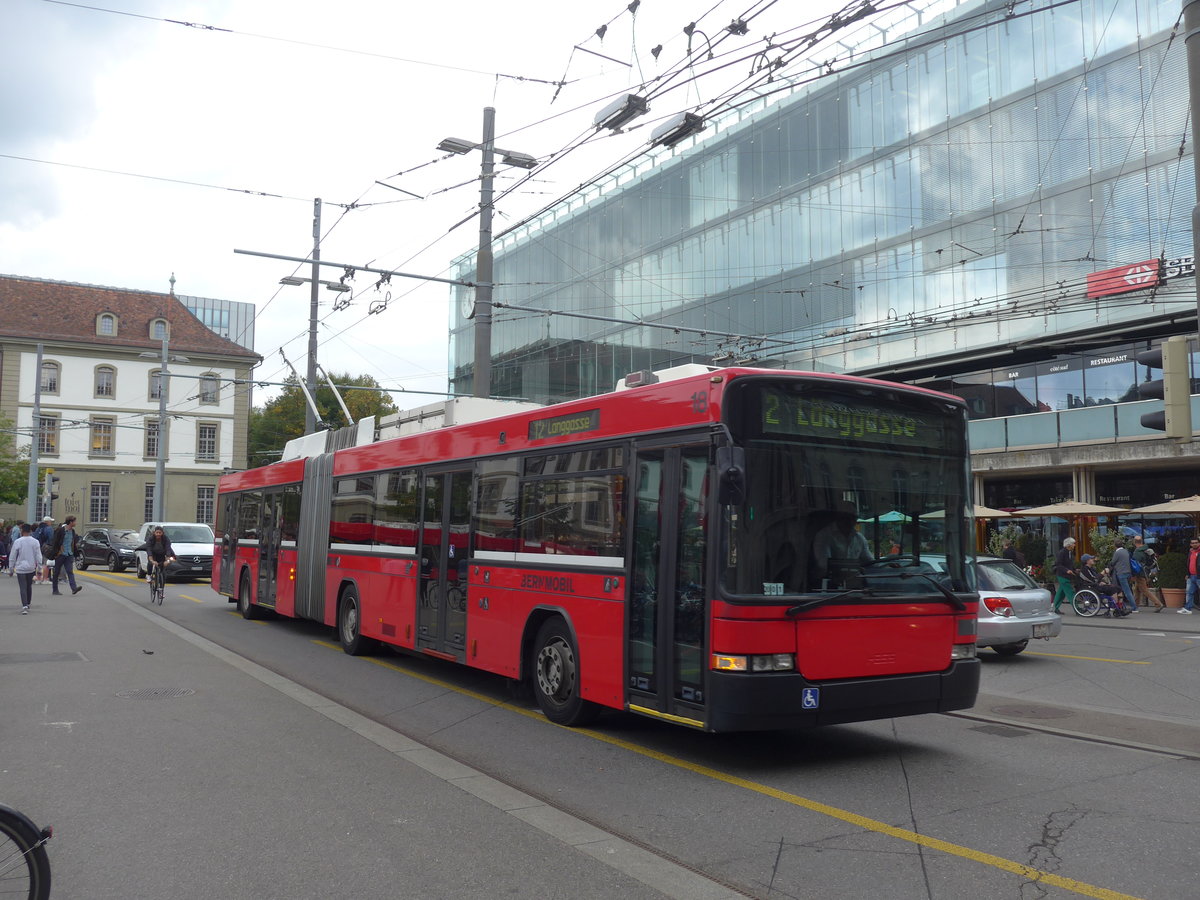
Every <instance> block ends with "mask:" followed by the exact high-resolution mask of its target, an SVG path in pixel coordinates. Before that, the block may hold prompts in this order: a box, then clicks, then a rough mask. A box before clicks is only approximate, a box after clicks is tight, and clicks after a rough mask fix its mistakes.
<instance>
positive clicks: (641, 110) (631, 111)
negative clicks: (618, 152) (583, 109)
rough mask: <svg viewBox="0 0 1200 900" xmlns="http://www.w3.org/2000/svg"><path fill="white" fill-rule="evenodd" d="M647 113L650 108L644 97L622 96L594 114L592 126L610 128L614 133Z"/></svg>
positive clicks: (634, 95)
mask: <svg viewBox="0 0 1200 900" xmlns="http://www.w3.org/2000/svg"><path fill="white" fill-rule="evenodd" d="M649 111H650V107H649V105H648V104H647V103H646V99H645V98H644V97H639V96H638V95H637V94H622V95H621V96H620V97H618V98H617V99H616V100H614V101H613V102H612V103H610V104H608V106H606V107H604V109H602V110H600V112H598V113H596V118H595V119H594V120H593V124H594V125H595V126H596V127H597V128H611V129H612V130H613V131H616V130H617V129H618V128H621V127H623V126H624V125H626V124H628V123H629V122H631V121H633V120H634V119H636V118H637V117H638V116H641V115H645V114H646V113H648V112H649Z"/></svg>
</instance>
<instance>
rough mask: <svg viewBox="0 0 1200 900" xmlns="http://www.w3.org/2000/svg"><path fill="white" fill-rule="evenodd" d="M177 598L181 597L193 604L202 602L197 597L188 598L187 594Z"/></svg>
mask: <svg viewBox="0 0 1200 900" xmlns="http://www.w3.org/2000/svg"><path fill="white" fill-rule="evenodd" d="M179 596H180V597H182V598H183V599H184V600H191V601H192V602H193V603H203V602H204V601H203V600H201V599H200V598H199V597H189V596H188V595H187V594H180V595H179Z"/></svg>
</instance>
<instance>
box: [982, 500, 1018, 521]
mask: <svg viewBox="0 0 1200 900" xmlns="http://www.w3.org/2000/svg"><path fill="white" fill-rule="evenodd" d="M1011 515H1012V513H1010V512H1005V511H1004V510H1002V509H992V508H991V507H990V506H984V505H982V504H980V503H976V504H975V518H977V519H1006V518H1008V517H1009V516H1011Z"/></svg>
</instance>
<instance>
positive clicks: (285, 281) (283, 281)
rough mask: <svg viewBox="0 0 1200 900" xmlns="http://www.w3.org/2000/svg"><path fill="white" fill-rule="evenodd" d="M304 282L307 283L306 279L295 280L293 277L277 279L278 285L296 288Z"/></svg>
mask: <svg viewBox="0 0 1200 900" xmlns="http://www.w3.org/2000/svg"><path fill="white" fill-rule="evenodd" d="M306 281H308V279H307V278H297V277H296V276H295V275H288V276H287V277H286V278H280V279H279V283H280V284H286V285H288V286H290V287H296V286H297V285H301V284H304V282H306Z"/></svg>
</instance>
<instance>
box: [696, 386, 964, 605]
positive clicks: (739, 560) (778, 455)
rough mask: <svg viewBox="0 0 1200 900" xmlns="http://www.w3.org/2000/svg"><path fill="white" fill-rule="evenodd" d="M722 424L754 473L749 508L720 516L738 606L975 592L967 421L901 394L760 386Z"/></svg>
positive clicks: (726, 575) (739, 398) (957, 412)
mask: <svg viewBox="0 0 1200 900" xmlns="http://www.w3.org/2000/svg"><path fill="white" fill-rule="evenodd" d="M724 418H725V421H726V422H727V424H729V426H730V431H731V434H732V436H733V439H734V442H735V443H736V444H737V445H740V446H741V447H742V448H744V451H745V473H746V475H745V497H744V500H743V501H742V502H741V503H740V504H737V505H731V506H726V507H724V508H723V509H722V516H723V522H722V526H723V527H722V529H721V530H722V535H721V539H722V543H721V545H720V548H719V552H720V553H721V554H722V556H721V557H720V559H721V570H722V586H723V588H724V591H725V592H726V594H727V595H729V596H730V597H731V598H735V599H736V598H739V597H740V598H744V599H747V600H751V599H755V598H758V597H778V596H781V595H788V596H797V595H801V596H804V595H807V596H810V597H813V598H819V597H827V598H828V597H833V596H837V597H854V596H863V597H866V596H871V597H875V598H878V597H882V596H884V595H894V594H900V595H905V596H908V597H910V598H911V597H912V595H914V594H920V595H929V596H931V597H937V596H949V595H948V594H947V591H946V589H949V590H950V591H970V590H972V589H973V586H972V584H971V581H972V579H971V574H970V573H971V571H972V568H973V567H971V566H970V565H969V559H970V557H971V556H972V555H973V553H972V549H971V547H972V544H973V542H972V540H971V539H970V537H971V534H972V530H973V529H972V525H971V518H970V517H971V509H970V505H969V502H968V501H969V496H970V495H969V486H968V485H969V481H968V456H967V447H966V414H965V412H964V410H963V409H962V408H961V407H959V406H957V405H955V404H954V403H953V402H952V401H949V400H942V399H941V398H938V397H935V396H931V395H925V394H921V393H918V392H914V391H908V390H905V389H903V388H901V387H900V386H897V387H896V389H890V388H887V387H883V386H880V385H878V384H868V383H861V382H854V381H852V380H847V381H845V382H840V381H839V382H836V383H832V384H831V383H830V382H829V381H828V380H821V381H817V380H816V379H813V380H807V379H788V380H784V379H770V378H761V379H760V378H754V379H745V380H744V381H743V382H741V383H740V384H735V385H733V386H731V389H730V392H729V394H728V395H727V397H726V407H725V410H724ZM951 599H953V598H951Z"/></svg>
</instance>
